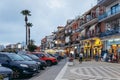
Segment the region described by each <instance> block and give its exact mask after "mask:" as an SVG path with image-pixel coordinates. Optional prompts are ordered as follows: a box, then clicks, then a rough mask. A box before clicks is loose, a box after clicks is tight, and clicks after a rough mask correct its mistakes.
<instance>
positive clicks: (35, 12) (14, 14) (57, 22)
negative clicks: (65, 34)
mask: <svg viewBox="0 0 120 80" xmlns="http://www.w3.org/2000/svg"><path fill="white" fill-rule="evenodd" d="M94 1H95V0H2V1H1V2H0V24H1V26H0V28H1V29H0V36H1V37H2V38H1V39H0V42H3V43H4V44H5V43H16V42H23V41H25V22H24V16H23V15H22V14H20V12H21V11H22V10H24V9H28V10H30V11H31V14H32V16H30V17H28V20H29V22H31V23H33V27H32V28H31V39H34V40H35V41H36V44H38V45H40V41H41V39H42V38H44V37H45V36H48V35H50V34H51V32H53V31H55V30H56V29H57V27H58V26H61V25H62V26H65V25H66V21H67V20H68V19H74V18H75V17H76V16H78V15H81V14H83V13H84V12H86V11H87V10H88V9H89V8H91V4H92V3H94Z"/></svg>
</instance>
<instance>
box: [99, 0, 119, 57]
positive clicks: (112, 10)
mask: <svg viewBox="0 0 120 80" xmlns="http://www.w3.org/2000/svg"><path fill="white" fill-rule="evenodd" d="M107 2H108V1H107V0H104V2H103V3H101V4H100V5H101V6H104V7H105V10H104V11H105V12H104V13H103V14H101V15H100V16H99V23H100V27H103V31H102V33H101V35H100V37H101V39H102V41H103V43H104V49H105V50H108V51H109V53H113V54H114V55H118V56H119V51H120V36H119V35H120V0H111V1H110V2H109V3H107Z"/></svg>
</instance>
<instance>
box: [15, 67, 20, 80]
mask: <svg viewBox="0 0 120 80" xmlns="http://www.w3.org/2000/svg"><path fill="white" fill-rule="evenodd" d="M19 77H20V72H19V70H18V69H16V68H13V78H19Z"/></svg>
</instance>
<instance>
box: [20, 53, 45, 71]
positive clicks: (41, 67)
mask: <svg viewBox="0 0 120 80" xmlns="http://www.w3.org/2000/svg"><path fill="white" fill-rule="evenodd" d="M18 54H23V55H27V56H28V57H30V58H31V59H32V60H34V61H36V62H40V63H41V66H40V69H42V70H44V69H45V68H46V67H47V63H46V62H45V61H44V60H40V59H39V57H37V56H36V55H33V54H30V52H26V51H20V52H18Z"/></svg>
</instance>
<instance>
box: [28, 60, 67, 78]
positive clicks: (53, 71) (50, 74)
mask: <svg viewBox="0 0 120 80" xmlns="http://www.w3.org/2000/svg"><path fill="white" fill-rule="evenodd" d="M66 62H67V60H66V59H63V60H61V61H60V62H59V63H58V64H57V65H53V66H51V67H47V68H46V69H45V70H41V72H40V73H39V74H37V75H35V76H33V77H32V78H30V79H27V80H55V78H56V76H57V75H58V74H59V72H60V71H61V69H62V68H63V67H64V65H65V63H66Z"/></svg>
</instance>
